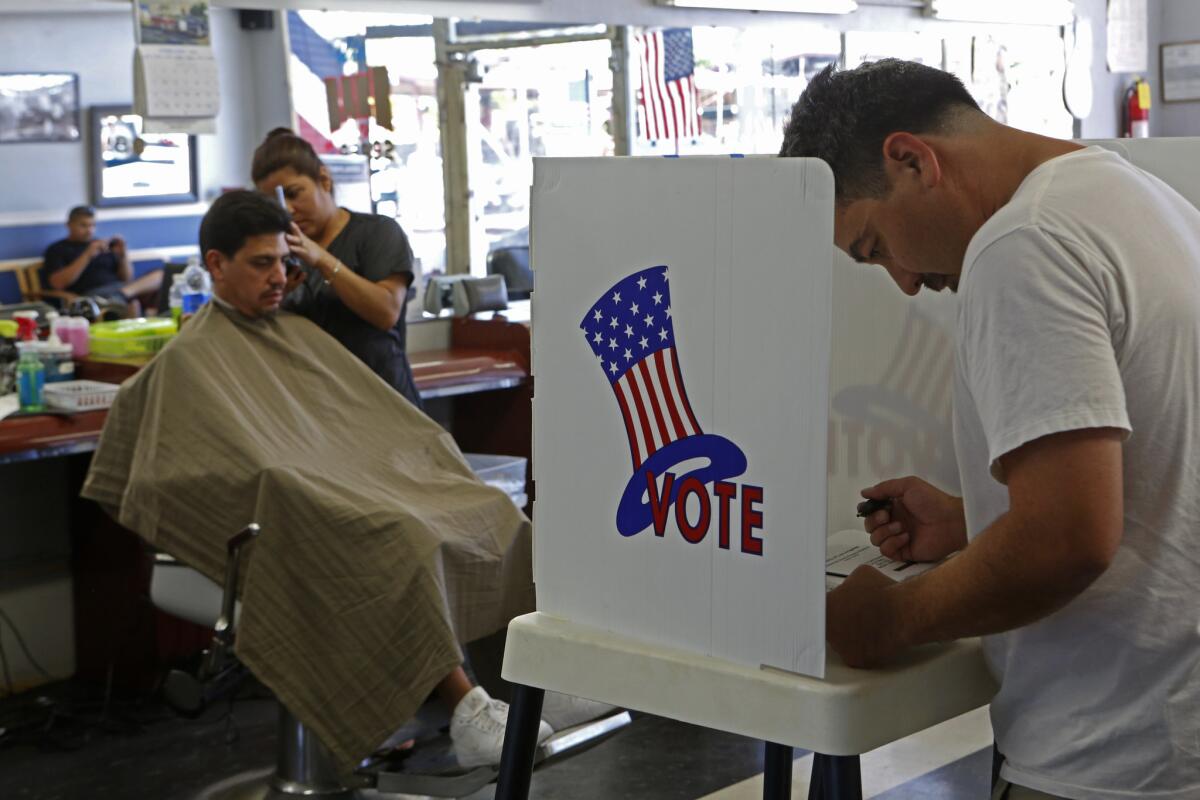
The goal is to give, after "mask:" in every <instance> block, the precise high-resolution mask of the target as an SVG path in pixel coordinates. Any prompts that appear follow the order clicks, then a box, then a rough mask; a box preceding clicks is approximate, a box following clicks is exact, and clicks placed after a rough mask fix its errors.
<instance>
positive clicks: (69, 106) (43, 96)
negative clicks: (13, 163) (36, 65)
mask: <svg viewBox="0 0 1200 800" xmlns="http://www.w3.org/2000/svg"><path fill="white" fill-rule="evenodd" d="M77 141H79V78H78V76H76V75H75V74H74V73H70V72H0V144H13V143H24V142H77Z"/></svg>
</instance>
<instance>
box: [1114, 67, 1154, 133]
mask: <svg viewBox="0 0 1200 800" xmlns="http://www.w3.org/2000/svg"><path fill="white" fill-rule="evenodd" d="M1121 117H1122V118H1123V121H1124V125H1123V126H1122V130H1121V136H1123V137H1124V138H1126V139H1146V138H1149V136H1150V84H1148V83H1146V82H1145V81H1144V80H1142V79H1141V78H1134V80H1133V83H1132V84H1130V86H1129V88H1128V89H1126V90H1125V97H1124V100H1123V103H1122V114H1121Z"/></svg>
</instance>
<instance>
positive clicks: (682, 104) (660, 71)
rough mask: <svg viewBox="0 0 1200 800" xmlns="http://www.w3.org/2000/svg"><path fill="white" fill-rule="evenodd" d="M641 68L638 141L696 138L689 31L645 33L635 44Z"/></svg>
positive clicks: (697, 124) (693, 66) (693, 65)
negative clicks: (640, 139)
mask: <svg viewBox="0 0 1200 800" xmlns="http://www.w3.org/2000/svg"><path fill="white" fill-rule="evenodd" d="M635 45H636V50H637V53H638V56H639V58H640V60H641V64H642V69H641V73H642V82H641V86H640V87H639V89H638V128H639V130H640V131H641V133H642V137H643V138H645V139H649V140H652V141H653V140H657V139H688V138H693V137H696V136H699V135H700V108H699V102H698V100H697V96H696V80H695V73H696V59H695V55H694V54H693V51H692V31H691V29H690V28H667V29H665V30H653V31H647V32H646V33H645V34H643V35H641V36H638V37H637V41H636V43H635Z"/></svg>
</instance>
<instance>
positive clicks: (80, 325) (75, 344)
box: [63, 317, 91, 358]
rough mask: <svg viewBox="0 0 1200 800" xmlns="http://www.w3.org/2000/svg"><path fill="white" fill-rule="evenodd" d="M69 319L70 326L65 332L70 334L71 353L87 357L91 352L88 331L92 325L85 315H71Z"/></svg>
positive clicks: (75, 355) (74, 355) (76, 356)
mask: <svg viewBox="0 0 1200 800" xmlns="http://www.w3.org/2000/svg"><path fill="white" fill-rule="evenodd" d="M68 320H69V322H70V327H69V328H67V329H66V330H64V331H63V332H64V333H67V334H69V336H70V342H71V355H72V356H73V357H75V358H87V354H88V353H89V352H90V347H89V346H88V333H89V328H90V327H91V326H90V325H89V324H88V321H87V320H86V319H84V318H83V317H69V318H68ZM63 341H67V340H66V339H64V340H63Z"/></svg>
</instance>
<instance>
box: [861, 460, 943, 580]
mask: <svg viewBox="0 0 1200 800" xmlns="http://www.w3.org/2000/svg"><path fill="white" fill-rule="evenodd" d="M861 494H862V496H863V497H865V498H867V499H868V500H891V501H892V507H891V508H890V509H883V510H882V511H876V512H875V513H874V514H872V515H870V516H869V517H867V518H866V520H864V522H863V527H864V528H866V531H867V533H869V534H871V544H873V545H875V546H876V547H878V548H879V551H880V552H881V553H883V554H884V555H885V556H887V557H888V558H890V559H893V560H895V561H940V560H941V559H943V558H945V557H946V556H948V555H950V554H951V553H953V552H954V551H955V550H961V549H962V548H964V547H966V546H967V523H966V519H965V518H964V517H963V506H962V499H961V498H958V497H954V496H953V495H949V494H946V493H945V492H943V491H942V490H940V489H937V488H936V487H934V486H931V485H930V484H929V483H926V482H925V481H923V480H921V479H920V478H915V477H912V476H911V475H910V476H909V477H907V478H895V479H893V480H890V481H884V482H883V483H879V484H876V485H875V486H871V487H868V488H866V489H863V490H862V492H861Z"/></svg>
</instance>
